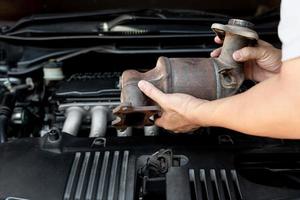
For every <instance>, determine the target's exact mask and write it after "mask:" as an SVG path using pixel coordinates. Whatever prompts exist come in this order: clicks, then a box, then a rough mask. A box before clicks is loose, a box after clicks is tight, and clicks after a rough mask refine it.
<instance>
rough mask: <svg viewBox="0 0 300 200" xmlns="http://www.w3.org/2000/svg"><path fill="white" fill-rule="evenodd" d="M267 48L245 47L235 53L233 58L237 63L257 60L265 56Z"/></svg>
mask: <svg viewBox="0 0 300 200" xmlns="http://www.w3.org/2000/svg"><path fill="white" fill-rule="evenodd" d="M265 53H266V50H265V48H260V47H244V48H242V49H240V50H237V51H235V52H234V53H233V55H232V57H233V59H234V60H235V61H239V62H245V61H248V60H257V59H261V58H263V57H264V56H265Z"/></svg>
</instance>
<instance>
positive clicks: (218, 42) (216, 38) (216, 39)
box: [214, 36, 223, 44]
mask: <svg viewBox="0 0 300 200" xmlns="http://www.w3.org/2000/svg"><path fill="white" fill-rule="evenodd" d="M214 41H215V43H217V44H222V43H223V41H222V40H221V39H220V38H219V37H218V36H216V37H215V38H214Z"/></svg>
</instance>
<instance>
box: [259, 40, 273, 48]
mask: <svg viewBox="0 0 300 200" xmlns="http://www.w3.org/2000/svg"><path fill="white" fill-rule="evenodd" d="M257 44H258V46H265V47H272V46H273V45H272V44H270V43H269V42H266V41H264V40H258V41H257Z"/></svg>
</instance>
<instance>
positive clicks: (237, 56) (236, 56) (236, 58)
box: [232, 51, 242, 61]
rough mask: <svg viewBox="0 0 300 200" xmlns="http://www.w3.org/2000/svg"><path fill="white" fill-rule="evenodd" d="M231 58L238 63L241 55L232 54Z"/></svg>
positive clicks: (237, 53)
mask: <svg viewBox="0 0 300 200" xmlns="http://www.w3.org/2000/svg"><path fill="white" fill-rule="evenodd" d="M232 57H233V59H234V60H236V61H239V60H241V58H242V56H241V53H240V52H239V51H236V52H234V53H233V55H232Z"/></svg>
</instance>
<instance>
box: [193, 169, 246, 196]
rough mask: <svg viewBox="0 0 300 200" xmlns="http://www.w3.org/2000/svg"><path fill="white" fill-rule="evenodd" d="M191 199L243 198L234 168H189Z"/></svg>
mask: <svg viewBox="0 0 300 200" xmlns="http://www.w3.org/2000/svg"><path fill="white" fill-rule="evenodd" d="M189 178H190V184H191V194H192V200H243V199H244V198H243V196H242V193H241V188H240V184H239V180H238V175H237V173H236V171H235V170H225V169H221V170H215V169H209V170H206V169H200V170H194V169H190V170H189Z"/></svg>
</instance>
